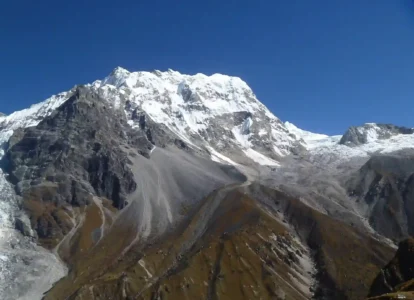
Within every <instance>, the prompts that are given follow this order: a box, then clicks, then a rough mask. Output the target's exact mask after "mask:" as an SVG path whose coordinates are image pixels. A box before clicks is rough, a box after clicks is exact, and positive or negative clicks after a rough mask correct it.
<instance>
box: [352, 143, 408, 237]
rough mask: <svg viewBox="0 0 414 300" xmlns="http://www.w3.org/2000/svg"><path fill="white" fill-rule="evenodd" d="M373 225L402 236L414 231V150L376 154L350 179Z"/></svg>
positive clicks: (358, 201) (354, 197) (353, 194)
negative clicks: (391, 153)
mask: <svg viewBox="0 0 414 300" xmlns="http://www.w3.org/2000/svg"><path fill="white" fill-rule="evenodd" d="M348 191H349V193H350V195H351V196H352V198H353V200H354V201H356V202H357V205H358V206H360V207H361V211H362V212H363V214H364V215H365V216H366V217H367V218H368V219H369V222H370V224H371V225H372V227H373V228H374V229H375V230H377V231H378V232H380V233H381V234H383V235H385V236H387V237H389V238H392V239H395V240H397V241H398V240H399V239H401V238H405V237H407V236H410V235H412V234H413V233H414V223H413V220H414V211H413V200H414V152H413V151H411V150H406V151H400V152H398V153H395V154H393V155H379V156H373V157H372V158H370V159H369V160H368V162H367V163H366V164H365V165H364V166H363V167H362V168H361V169H360V170H359V171H358V172H357V173H356V175H355V177H354V178H352V179H351V180H350V181H349V182H348Z"/></svg>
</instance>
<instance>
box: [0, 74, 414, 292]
mask: <svg viewBox="0 0 414 300" xmlns="http://www.w3.org/2000/svg"><path fill="white" fill-rule="evenodd" d="M412 145H414V134H413V132H412V130H411V129H408V128H403V127H397V126H392V125H381V124H365V125H363V126H361V127H352V128H350V129H349V130H348V131H347V132H346V133H345V134H344V136H342V137H341V136H333V137H330V136H326V135H321V134H315V133H311V132H307V131H304V130H302V129H299V128H297V127H296V126H295V125H293V124H291V123H288V122H286V123H282V122H281V121H280V120H279V119H278V118H277V117H275V116H274V115H273V114H272V113H271V112H270V111H269V110H268V109H267V108H266V107H265V106H264V105H263V104H262V103H260V101H259V100H258V99H257V98H256V96H255V95H254V93H253V92H252V90H251V89H250V88H249V87H248V85H247V84H246V83H245V82H243V81H242V80H241V79H239V78H234V77H229V76H225V75H220V74H215V75H212V76H205V75H202V74H197V75H194V76H189V75H183V74H180V73H178V72H175V71H172V70H169V71H167V72H160V71H154V72H129V71H127V70H125V69H122V68H116V69H115V70H114V71H113V72H112V73H111V74H110V75H109V76H108V77H106V78H104V79H103V80H98V81H95V82H94V83H92V84H87V85H83V86H76V87H74V88H73V89H71V90H69V91H67V92H64V93H61V94H59V95H56V96H53V97H51V98H49V99H47V100H46V101H44V102H42V103H39V104H36V105H33V106H32V107H30V108H28V109H26V110H23V111H20V112H15V113H13V114H10V115H8V116H0V146H1V147H0V158H1V172H0V187H3V190H4V191H6V192H4V193H2V194H1V195H0V229H1V231H0V232H2V235H0V249H1V253H2V254H1V256H0V268H1V274H2V276H3V277H2V279H4V280H2V281H1V283H0V296H1V297H2V299H16V298H18V299H26V298H27V297H30V295H36V296H35V297H36V298H40V297H41V296H40V295H42V293H44V292H46V291H48V292H47V294H46V295H45V297H46V299H85V298H87V299H108V298H112V299H175V298H182V297H187V298H194V297H195V296H198V297H200V296H201V297H203V298H205V299H235V298H237V299H249V298H252V297H260V298H262V299H311V298H312V299H362V298H364V297H365V296H366V295H367V294H368V292H369V288H370V286H371V283H372V281H373V280H374V279H375V276H376V275H377V274H378V273H379V271H380V268H381V267H383V266H384V265H385V264H386V263H387V262H388V261H389V260H390V259H391V257H392V255H393V253H394V249H393V247H394V246H393V242H392V241H391V240H393V241H399V240H400V239H403V238H405V237H407V236H409V235H411V234H412V231H413V224H412V219H413V217H414V216H413V212H412V210H411V209H410V207H411V205H410V203H411V202H410V201H411V200H412V196H413V195H412V193H411V191H412V187H413V182H412V180H411V179H412V178H411V177H412V174H413V173H414V165H412V163H411V162H412V160H413V158H414V152H413V151H412V150H410V148H412ZM3 232H4V233H3ZM38 245H40V246H42V247H39V246H38ZM13 249H17V250H18V251H13ZM46 249H48V250H46ZM3 253H4V254H3ZM29 256H30V257H31V259H30V260H29V259H27V257H29ZM66 268H67V269H66ZM66 272H68V273H67V274H66ZM3 274H5V275H3ZM26 274H27V275H29V276H26ZM32 274H33V275H32ZM65 274H66V277H64V278H63V279H61V280H60V281H58V282H57V283H55V285H54V286H53V288H52V289H50V288H51V287H52V283H53V282H54V281H57V280H59V279H60V278H61V277H62V276H64V275H65ZM37 278H43V279H44V280H43V281H42V282H40V281H39V280H38V279H37ZM11 283H13V284H11ZM49 289H50V290H49ZM25 297H26V298H25Z"/></svg>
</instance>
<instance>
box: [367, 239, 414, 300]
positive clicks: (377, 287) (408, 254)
mask: <svg viewBox="0 0 414 300" xmlns="http://www.w3.org/2000/svg"><path fill="white" fill-rule="evenodd" d="M413 279H414V239H412V238H410V239H407V240H404V241H402V242H400V244H399V246H398V251H397V253H396V254H395V256H394V258H393V259H392V260H391V261H390V262H389V263H388V265H387V266H385V267H384V268H383V269H382V270H381V272H380V273H379V274H378V276H377V278H376V279H375V281H374V283H373V284H372V286H371V291H370V295H371V296H378V295H382V294H387V293H393V292H398V291H414V284H413V282H412V280H413Z"/></svg>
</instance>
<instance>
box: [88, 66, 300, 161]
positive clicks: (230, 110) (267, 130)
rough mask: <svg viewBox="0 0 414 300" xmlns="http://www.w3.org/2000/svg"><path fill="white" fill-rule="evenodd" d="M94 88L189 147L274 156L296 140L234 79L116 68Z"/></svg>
mask: <svg viewBox="0 0 414 300" xmlns="http://www.w3.org/2000/svg"><path fill="white" fill-rule="evenodd" d="M93 86H94V88H95V89H96V90H97V91H98V92H100V94H103V95H105V97H106V98H112V99H114V103H115V104H114V106H116V107H120V105H121V106H122V104H120V102H126V101H128V103H129V104H130V105H129V109H130V110H139V111H143V112H145V113H146V114H147V115H148V116H149V117H150V118H151V119H152V120H153V121H154V122H156V123H160V124H163V125H165V126H167V127H168V128H169V129H170V130H171V131H173V132H174V133H175V134H176V135H177V136H179V137H180V138H181V139H182V140H183V141H184V142H186V143H188V144H189V145H190V146H192V147H197V148H200V147H205V146H208V147H210V148H213V149H215V150H216V151H218V152H222V151H224V150H225V151H226V152H232V151H236V152H240V150H241V149H244V150H246V149H250V148H251V149H252V150H254V151H259V152H260V153H262V154H264V155H266V156H270V157H271V158H273V159H277V158H278V157H280V156H283V155H286V154H288V153H290V152H291V151H292V149H293V148H295V147H297V146H298V144H299V141H298V139H296V138H295V137H293V136H291V135H290V133H289V131H288V130H287V129H286V128H285V126H284V125H283V123H281V122H280V120H279V119H278V118H277V117H275V116H274V115H273V114H272V113H271V112H270V111H269V110H268V109H267V108H266V107H265V106H264V105H263V104H262V103H261V102H260V101H259V100H258V99H257V98H256V96H255V95H254V93H253V91H252V90H251V88H250V87H249V86H248V85H247V84H246V83H245V82H244V81H243V80H241V79H240V78H238V77H231V76H227V75H222V74H213V75H211V76H207V75H204V74H196V75H185V74H181V73H179V72H177V71H173V70H171V69H170V70H168V71H166V72H161V71H158V70H156V71H153V72H129V71H127V70H125V69H123V68H119V67H118V68H116V69H115V70H114V71H113V72H112V73H111V74H110V75H109V76H108V77H106V78H105V79H104V80H102V81H100V82H97V83H96V84H94V85H93ZM126 113H127V114H131V112H126ZM259 133H260V134H259ZM222 154H223V155H227V154H225V153H222ZM240 154H241V155H243V156H245V153H244V152H243V151H241V152H240Z"/></svg>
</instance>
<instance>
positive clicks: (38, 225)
mask: <svg viewBox="0 0 414 300" xmlns="http://www.w3.org/2000/svg"><path fill="white" fill-rule="evenodd" d="M113 114H115V115H113ZM124 120H125V118H124V116H122V114H120V113H117V112H113V111H111V112H109V111H108V109H107V107H106V102H105V100H103V99H100V98H99V97H98V96H97V95H96V94H94V93H90V92H89V90H88V89H86V88H82V87H79V88H78V89H77V90H76V91H75V92H74V94H73V95H72V97H71V98H70V99H69V100H68V101H67V102H65V103H64V104H63V105H62V106H61V107H59V108H58V109H57V110H56V111H55V112H54V113H53V114H52V115H51V116H49V117H47V118H45V119H44V120H43V121H42V122H41V123H40V124H39V125H38V126H36V127H31V128H27V129H25V130H21V131H17V132H15V134H14V135H13V137H12V138H11V139H10V142H9V144H10V146H9V148H8V150H7V153H6V156H5V159H4V161H3V163H4V164H5V165H6V168H7V171H8V172H9V173H10V178H9V179H10V181H11V182H12V183H13V184H15V186H16V192H17V194H18V195H20V196H22V197H23V206H24V207H25V209H26V210H27V211H28V212H29V215H30V218H31V222H32V226H33V228H34V229H35V230H36V232H37V233H38V235H39V237H40V238H41V239H46V240H48V241H47V242H46V243H47V244H49V243H50V245H53V244H54V242H52V241H53V240H56V239H59V237H61V236H63V235H64V234H66V233H67V231H68V229H69V228H70V227H71V224H70V223H68V217H67V214H65V213H62V212H61V210H62V208H63V207H66V206H72V207H81V206H84V205H88V204H90V202H91V195H97V196H100V197H105V198H108V199H111V200H112V201H113V206H114V207H116V208H118V209H121V208H123V207H124V206H125V199H126V194H128V193H130V192H132V191H133V190H134V189H135V188H136V183H135V182H134V180H133V176H132V173H131V171H130V169H129V168H128V167H127V166H128V159H127V156H126V154H125V153H124V151H123V150H121V148H120V146H121V145H122V144H125V145H128V144H129V143H130V144H132V145H134V146H135V147H136V148H137V149H138V151H139V152H140V153H141V154H142V155H148V153H149V150H150V149H152V147H153V146H152V144H151V143H150V142H149V141H148V140H147V138H146V137H145V136H144V135H143V134H142V133H140V132H134V133H132V132H130V129H129V128H128V126H126V124H125V121H124ZM120 141H122V142H120ZM65 216H66V217H65ZM72 217H73V216H72Z"/></svg>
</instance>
